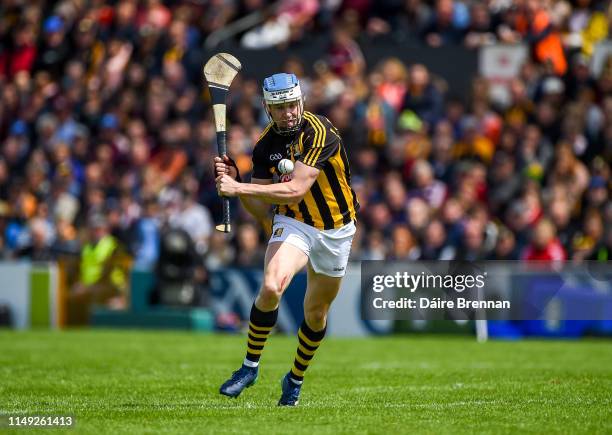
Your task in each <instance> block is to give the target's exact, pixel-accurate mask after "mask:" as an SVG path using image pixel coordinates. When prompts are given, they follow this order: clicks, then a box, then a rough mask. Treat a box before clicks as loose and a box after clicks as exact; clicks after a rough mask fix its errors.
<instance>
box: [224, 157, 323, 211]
mask: <svg viewBox="0 0 612 435" xmlns="http://www.w3.org/2000/svg"><path fill="white" fill-rule="evenodd" d="M318 176H319V170H318V169H317V168H314V167H312V166H308V165H305V164H304V163H302V162H300V161H298V162H296V164H295V169H294V170H293V179H291V180H290V181H287V182H286V183H274V184H250V183H238V182H237V181H235V180H234V179H233V178H231V177H230V176H228V175H222V176H221V177H219V178H217V189H218V190H219V192H220V193H221V195H224V196H238V197H240V198H256V199H260V200H262V201H265V202H267V203H269V204H295V203H298V202H300V201H301V200H302V198H304V195H306V193H307V192H308V190H309V189H310V187H311V186H312V185H313V184H314V182H315V180H316V179H317V177H318Z"/></svg>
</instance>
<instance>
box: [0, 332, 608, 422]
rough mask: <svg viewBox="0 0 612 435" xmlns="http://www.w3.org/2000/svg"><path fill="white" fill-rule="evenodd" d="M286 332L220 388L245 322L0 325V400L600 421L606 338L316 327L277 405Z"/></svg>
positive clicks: (123, 408)
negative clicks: (190, 329) (151, 328)
mask: <svg viewBox="0 0 612 435" xmlns="http://www.w3.org/2000/svg"><path fill="white" fill-rule="evenodd" d="M295 346H296V339H295V338H294V337H284V336H272V337H271V338H270V339H269V341H268V346H267V348H266V351H265V353H264V356H263V358H262V368H261V370H260V378H259V381H258V382H257V384H256V385H255V386H254V387H252V388H249V389H248V390H245V391H244V392H243V394H242V395H241V396H240V397H239V398H238V399H229V398H227V397H223V396H220V395H219V394H218V388H219V385H220V384H221V383H222V382H223V381H224V380H225V379H226V378H227V377H228V376H229V375H230V374H231V372H232V371H233V370H234V369H236V368H237V367H238V366H239V364H240V362H241V360H242V357H243V353H244V347H245V337H244V336H233V335H198V334H190V333H175V332H139V331H122V332H119V331H117V332H116V331H95V330H94V331H92V330H83V331H70V332H36V331H34V332H6V331H4V332H0V414H20V415H23V414H34V413H41V414H47V415H49V414H51V415H61V414H71V415H74V416H75V418H76V426H75V428H74V429H69V430H64V432H65V433H79V434H80V433H91V434H99V433H113V434H115V433H129V434H134V433H215V434H218V433H249V434H251V433H266V434H269V433H283V434H284V433H308V434H311V433H316V434H320V433H330V434H336V433H347V434H354V433H383V434H387V433H415V432H416V433H436V434H439V433H453V434H455V433H474V432H487V433H516V432H528V433H551V432H557V433H606V432H607V433H610V432H612V416H611V411H610V410H611V409H612V399H611V397H612V364H611V362H612V345H611V343H610V342H609V341H604V340H589V341H579V342H572V341H521V342H489V343H484V344H478V343H476V342H474V340H473V338H470V337H432V336H396V337H391V338H375V339H373V338H370V339H338V338H336V339H334V338H331V339H329V338H328V339H326V340H325V341H324V342H323V345H322V346H321V348H320V349H319V352H318V353H317V355H316V356H315V359H314V362H313V364H312V366H311V367H310V368H309V370H308V372H307V374H306V379H305V382H304V387H303V390H302V396H301V400H300V406H299V407H298V408H293V409H290V408H278V407H277V406H276V402H277V400H278V398H279V394H280V387H279V384H280V378H281V377H282V375H283V374H284V373H286V372H287V371H288V370H289V368H290V366H291V363H292V361H293V354H294V350H295ZM3 431H4V432H10V433H24V432H27V431H25V430H23V429H19V430H7V429H6V428H4V429H0V432H3ZM45 433H56V431H55V430H50V429H46V430H45Z"/></svg>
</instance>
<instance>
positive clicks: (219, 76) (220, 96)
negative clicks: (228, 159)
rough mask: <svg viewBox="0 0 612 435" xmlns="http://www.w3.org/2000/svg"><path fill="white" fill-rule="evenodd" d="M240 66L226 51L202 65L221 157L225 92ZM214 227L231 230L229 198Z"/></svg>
mask: <svg viewBox="0 0 612 435" xmlns="http://www.w3.org/2000/svg"><path fill="white" fill-rule="evenodd" d="M240 68H242V65H240V61H238V59H236V58H235V57H234V56H232V55H231V54H227V53H217V54H215V55H214V56H213V57H211V58H210V59H209V60H208V62H206V65H204V78H205V79H206V82H207V83H208V89H209V90H210V96H211V99H212V104H213V114H214V117H215V130H216V131H217V150H218V153H219V157H221V158H224V156H226V155H227V143H226V140H227V134H226V130H225V116H226V97H227V92H228V91H229V88H230V85H231V84H232V80H234V77H236V74H238V71H240ZM216 228H217V231H223V232H224V233H229V232H230V231H231V225H230V210H229V198H223V222H222V223H221V224H220V225H217V226H216Z"/></svg>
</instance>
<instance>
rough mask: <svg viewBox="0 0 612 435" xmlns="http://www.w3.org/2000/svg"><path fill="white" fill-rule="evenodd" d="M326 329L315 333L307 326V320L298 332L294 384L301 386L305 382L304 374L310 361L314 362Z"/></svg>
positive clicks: (293, 372)
mask: <svg viewBox="0 0 612 435" xmlns="http://www.w3.org/2000/svg"><path fill="white" fill-rule="evenodd" d="M326 329H327V325H326V326H325V328H323V329H322V330H321V331H313V330H312V329H310V327H309V326H308V325H307V324H306V320H304V321H303V322H302V325H301V326H300V329H299V330H298V348H297V351H296V355H295V359H294V360H293V367H292V368H291V375H290V377H291V379H292V380H293V381H294V382H296V383H298V384H301V383H302V381H303V380H304V372H305V371H306V369H307V368H308V365H309V364H310V361H312V358H313V357H314V354H315V352H316V351H317V349H318V348H319V345H320V344H321V341H322V340H323V337H325V330H326Z"/></svg>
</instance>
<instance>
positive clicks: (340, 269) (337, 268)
mask: <svg viewBox="0 0 612 435" xmlns="http://www.w3.org/2000/svg"><path fill="white" fill-rule="evenodd" d="M343 270H344V267H334V272H342V271H343Z"/></svg>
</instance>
